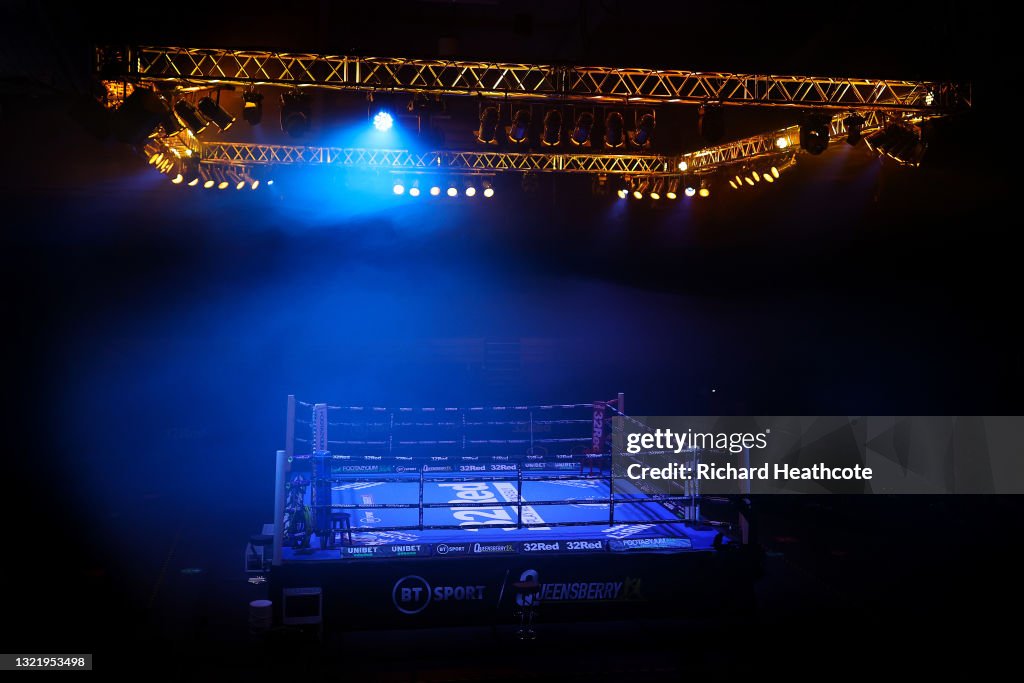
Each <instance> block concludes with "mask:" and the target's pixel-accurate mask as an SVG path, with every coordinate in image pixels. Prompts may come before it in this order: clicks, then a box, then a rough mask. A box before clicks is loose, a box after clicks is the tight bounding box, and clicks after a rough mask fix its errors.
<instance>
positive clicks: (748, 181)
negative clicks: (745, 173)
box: [743, 178, 754, 185]
mask: <svg viewBox="0 0 1024 683" xmlns="http://www.w3.org/2000/svg"><path fill="white" fill-rule="evenodd" d="M743 182H745V183H746V184H747V185H753V184H754V181H753V180H751V179H750V178H744V179H743Z"/></svg>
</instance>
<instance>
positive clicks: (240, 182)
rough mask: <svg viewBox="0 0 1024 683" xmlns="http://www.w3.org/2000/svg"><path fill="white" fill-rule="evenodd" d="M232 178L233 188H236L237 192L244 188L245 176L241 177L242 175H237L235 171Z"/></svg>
mask: <svg viewBox="0 0 1024 683" xmlns="http://www.w3.org/2000/svg"><path fill="white" fill-rule="evenodd" d="M234 179H235V189H236V190H238V191H239V192H241V191H242V190H244V189H245V185H246V182H245V178H243V177H242V176H240V175H238V174H237V173H236V174H234Z"/></svg>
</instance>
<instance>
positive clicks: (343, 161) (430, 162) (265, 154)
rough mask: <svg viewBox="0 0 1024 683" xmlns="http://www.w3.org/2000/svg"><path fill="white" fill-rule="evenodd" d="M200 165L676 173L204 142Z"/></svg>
mask: <svg viewBox="0 0 1024 683" xmlns="http://www.w3.org/2000/svg"><path fill="white" fill-rule="evenodd" d="M199 151H200V155H199V158H200V159H201V161H202V162H203V163H220V164H242V165H246V166H249V165H266V164H312V165H323V166H338V167H349V168H376V169H382V170H396V171H410V172H417V171H421V172H456V173H473V172H495V171H518V172H523V173H525V172H531V173H532V172H560V173H596V174H656V173H666V172H669V171H671V170H674V169H675V166H673V163H678V162H677V161H675V160H674V159H673V158H671V157H665V156H654V155H628V154H571V153H554V154H552V153H513V152H495V151H447V150H445V151H431V152H410V151H408V150H391V149H364V148H352V147H315V146H293V145H262V144H256V143H242V142H202V143H200V145H199Z"/></svg>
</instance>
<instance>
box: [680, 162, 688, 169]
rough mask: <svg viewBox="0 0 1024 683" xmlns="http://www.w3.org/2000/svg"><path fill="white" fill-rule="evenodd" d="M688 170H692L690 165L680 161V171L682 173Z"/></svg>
mask: <svg viewBox="0 0 1024 683" xmlns="http://www.w3.org/2000/svg"><path fill="white" fill-rule="evenodd" d="M688 168H690V165H689V164H688V163H686V162H685V161H680V162H679V170H680V171H685V170H686V169H688Z"/></svg>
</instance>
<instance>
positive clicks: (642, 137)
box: [633, 113, 654, 147]
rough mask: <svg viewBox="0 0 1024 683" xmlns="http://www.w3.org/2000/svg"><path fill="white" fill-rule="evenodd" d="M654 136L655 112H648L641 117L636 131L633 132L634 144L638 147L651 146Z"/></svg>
mask: <svg viewBox="0 0 1024 683" xmlns="http://www.w3.org/2000/svg"><path fill="white" fill-rule="evenodd" d="M653 137H654V114H651V113H647V114H644V115H643V116H641V117H640V123H638V124H637V127H636V131H635V132H634V133H633V144H634V145H636V146H637V147H649V146H650V144H651V139H652V138H653Z"/></svg>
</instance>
